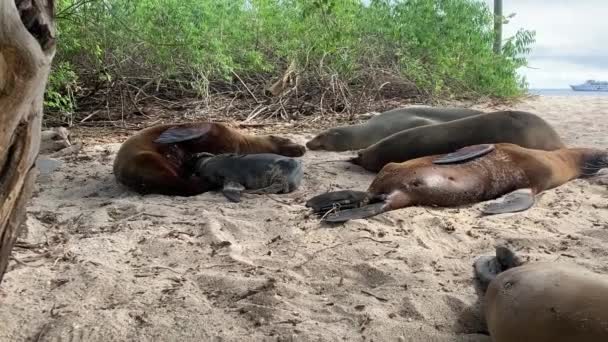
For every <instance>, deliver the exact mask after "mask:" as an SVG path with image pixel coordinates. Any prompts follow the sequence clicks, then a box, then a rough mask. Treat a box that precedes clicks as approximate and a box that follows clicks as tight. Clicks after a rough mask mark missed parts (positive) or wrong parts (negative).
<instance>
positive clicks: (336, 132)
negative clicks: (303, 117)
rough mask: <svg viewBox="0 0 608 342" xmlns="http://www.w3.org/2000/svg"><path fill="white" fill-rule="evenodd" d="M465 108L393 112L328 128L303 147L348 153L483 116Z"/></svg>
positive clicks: (409, 109) (405, 109)
mask: <svg viewBox="0 0 608 342" xmlns="http://www.w3.org/2000/svg"><path fill="white" fill-rule="evenodd" d="M482 113H483V112H482V111H479V110H474V109H466V108H434V107H408V108H396V109H392V110H389V111H386V112H383V113H380V114H379V115H376V116H374V117H373V118H371V119H369V120H368V121H366V122H364V123H361V124H357V125H348V126H340V127H334V128H330V129H328V130H325V131H323V132H321V133H319V134H318V135H317V136H316V137H314V138H313V139H311V140H310V141H308V142H307V143H306V147H308V148H309V149H311V150H326V151H349V150H359V149H363V148H366V147H368V146H371V145H373V144H375V143H376V142H378V141H380V140H382V139H384V138H386V137H388V136H389V135H391V134H394V133H397V132H401V131H403V130H406V129H410V128H414V127H419V126H425V125H434V124H438V123H444V122H448V121H453V120H458V119H462V118H465V117H469V116H473V115H478V114H482Z"/></svg>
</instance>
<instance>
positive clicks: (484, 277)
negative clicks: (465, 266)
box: [473, 255, 502, 293]
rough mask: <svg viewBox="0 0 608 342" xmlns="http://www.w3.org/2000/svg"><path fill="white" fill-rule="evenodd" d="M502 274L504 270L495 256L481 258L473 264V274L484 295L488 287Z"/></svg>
mask: <svg viewBox="0 0 608 342" xmlns="http://www.w3.org/2000/svg"><path fill="white" fill-rule="evenodd" d="M500 272H502V268H501V265H500V263H499V262H498V260H497V259H496V257H495V256H489V255H484V256H480V257H479V258H477V260H475V262H474V263H473V273H475V278H476V280H477V283H478V284H479V287H481V289H482V290H483V292H484V293H485V291H486V289H487V288H488V285H490V283H491V282H492V280H494V278H496V276H498V274H499V273H500Z"/></svg>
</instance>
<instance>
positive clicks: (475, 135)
mask: <svg viewBox="0 0 608 342" xmlns="http://www.w3.org/2000/svg"><path fill="white" fill-rule="evenodd" d="M493 143H512V144H517V145H520V146H522V147H526V148H532V149H538V150H546V151H552V150H556V149H559V148H563V147H565V145H564V143H563V142H562V140H561V138H560V137H559V135H558V134H557V132H555V130H554V129H553V128H552V127H551V125H549V124H548V123H547V122H546V121H545V120H543V119H541V118H540V117H538V116H537V115H535V114H532V113H528V112H520V111H499V112H492V113H484V114H479V115H474V116H470V117H467V118H463V119H458V120H454V121H450V122H446V123H442V124H436V125H428V126H422V127H416V128H412V129H408V130H404V131H400V132H398V133H395V134H393V135H391V136H389V137H387V138H385V139H382V140H380V141H378V142H377V143H375V144H374V145H371V146H369V147H367V148H366V149H364V150H361V151H359V152H358V156H357V157H355V158H353V159H351V160H350V161H351V162H352V163H354V164H357V165H360V166H361V167H363V168H365V169H366V170H369V171H373V172H377V171H378V170H380V169H381V168H382V167H383V166H384V165H386V164H388V163H391V162H404V161H407V160H410V159H414V158H419V157H424V156H430V155H435V154H442V153H449V152H450V151H454V150H456V149H459V148H462V147H465V146H471V145H477V144H493Z"/></svg>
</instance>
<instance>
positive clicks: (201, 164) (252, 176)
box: [194, 153, 304, 202]
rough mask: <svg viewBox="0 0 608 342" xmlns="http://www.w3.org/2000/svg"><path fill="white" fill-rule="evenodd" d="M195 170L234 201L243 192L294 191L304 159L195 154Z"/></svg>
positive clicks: (231, 154) (299, 181) (205, 181)
mask: <svg viewBox="0 0 608 342" xmlns="http://www.w3.org/2000/svg"><path fill="white" fill-rule="evenodd" d="M196 157H197V159H196V161H195V166H194V172H195V174H196V175H197V176H198V177H200V179H201V180H202V181H203V182H204V183H206V184H213V185H215V186H216V187H217V188H221V189H222V193H223V194H224V196H226V198H228V199H229V200H230V201H232V202H240V201H241V193H242V192H247V193H253V194H278V193H288V192H292V191H294V190H295V189H296V188H297V187H298V186H299V185H300V183H301V181H302V176H303V175H304V172H303V170H302V162H301V161H299V160H297V159H293V158H288V157H284V156H280V155H278V154H272V153H258V154H244V155H243V154H241V155H237V154H233V153H226V154H219V155H212V154H209V153H201V154H199V155H197V156H196Z"/></svg>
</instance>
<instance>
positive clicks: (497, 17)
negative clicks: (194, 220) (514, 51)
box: [494, 0, 504, 55]
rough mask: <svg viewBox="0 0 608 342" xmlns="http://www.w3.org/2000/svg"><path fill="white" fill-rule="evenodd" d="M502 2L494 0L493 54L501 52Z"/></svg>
mask: <svg viewBox="0 0 608 342" xmlns="http://www.w3.org/2000/svg"><path fill="white" fill-rule="evenodd" d="M503 20H504V18H503V17H502V0H494V53H495V54H497V55H499V54H500V53H501V51H502V22H503Z"/></svg>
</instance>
